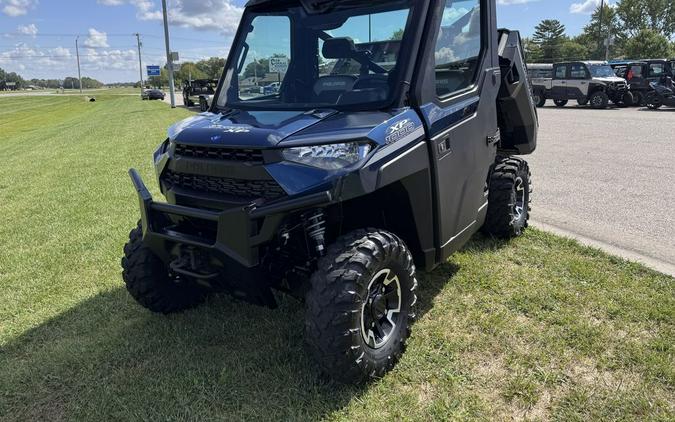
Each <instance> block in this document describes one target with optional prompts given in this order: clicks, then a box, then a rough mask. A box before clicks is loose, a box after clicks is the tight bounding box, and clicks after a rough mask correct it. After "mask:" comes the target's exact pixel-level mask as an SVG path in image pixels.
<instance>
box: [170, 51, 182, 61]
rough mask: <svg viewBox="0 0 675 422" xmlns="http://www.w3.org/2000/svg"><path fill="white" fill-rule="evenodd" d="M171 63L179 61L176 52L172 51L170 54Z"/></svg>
mask: <svg viewBox="0 0 675 422" xmlns="http://www.w3.org/2000/svg"><path fill="white" fill-rule="evenodd" d="M171 61H172V62H177V61H180V56H179V55H178V52H177V51H172V52H171Z"/></svg>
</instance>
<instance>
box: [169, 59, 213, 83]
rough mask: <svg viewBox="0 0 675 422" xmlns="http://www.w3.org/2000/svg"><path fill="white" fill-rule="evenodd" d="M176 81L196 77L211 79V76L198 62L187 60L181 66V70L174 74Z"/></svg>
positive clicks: (184, 80)
mask: <svg viewBox="0 0 675 422" xmlns="http://www.w3.org/2000/svg"><path fill="white" fill-rule="evenodd" d="M174 76H175V78H176V81H181V82H186V81H188V80H190V78H192V80H193V81H194V80H195V79H209V76H208V75H207V74H206V73H204V71H203V70H201V69H200V68H199V67H198V66H197V64H196V63H192V62H186V63H183V64H182V65H181V67H180V70H179V71H178V72H176V74H175V75H174Z"/></svg>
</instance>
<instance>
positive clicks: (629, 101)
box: [621, 92, 635, 107]
mask: <svg viewBox="0 0 675 422" xmlns="http://www.w3.org/2000/svg"><path fill="white" fill-rule="evenodd" d="M621 102H622V103H623V105H624V107H633V104H635V97H634V96H633V93H632V92H626V93H625V94H623V97H621Z"/></svg>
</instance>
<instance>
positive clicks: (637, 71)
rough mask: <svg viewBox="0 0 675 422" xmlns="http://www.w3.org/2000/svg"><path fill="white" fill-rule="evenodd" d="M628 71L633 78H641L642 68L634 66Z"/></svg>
mask: <svg viewBox="0 0 675 422" xmlns="http://www.w3.org/2000/svg"><path fill="white" fill-rule="evenodd" d="M630 70H631V72H633V77H634V78H639V77H641V76H642V66H640V65H634V66H631V68H630Z"/></svg>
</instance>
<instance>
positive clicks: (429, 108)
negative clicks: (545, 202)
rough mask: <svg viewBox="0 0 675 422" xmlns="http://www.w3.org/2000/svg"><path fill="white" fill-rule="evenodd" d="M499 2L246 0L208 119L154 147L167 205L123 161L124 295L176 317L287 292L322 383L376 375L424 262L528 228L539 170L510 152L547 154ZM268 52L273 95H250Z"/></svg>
mask: <svg viewBox="0 0 675 422" xmlns="http://www.w3.org/2000/svg"><path fill="white" fill-rule="evenodd" d="M495 9H496V6H495V0H462V1H450V0H447V1H445V0H394V1H380V0H349V1H325V0H324V1H318V0H281V1H280V0H274V1H272V0H252V1H250V2H249V3H248V4H247V6H246V9H245V11H244V14H243V17H242V21H241V25H240V27H239V30H238V33H237V35H236V37H235V39H234V42H233V46H232V49H231V51H230V54H229V57H228V60H227V65H226V67H225V71H224V73H223V76H222V78H221V80H220V83H219V86H218V89H217V92H216V95H215V97H214V101H213V104H212V105H211V108H210V110H209V111H208V112H206V113H203V114H200V115H198V116H195V117H192V118H189V119H187V120H185V121H183V122H180V123H178V124H176V125H175V126H173V127H172V128H170V129H169V137H168V139H167V140H166V141H165V142H164V143H162V144H161V145H160V147H159V149H158V150H157V151H156V153H155V154H154V163H155V167H156V172H157V177H158V179H159V185H160V189H161V192H162V194H163V195H164V196H165V197H166V200H167V202H166V203H161V202H155V201H154V200H153V198H152V197H151V195H150V193H149V192H148V190H147V188H146V187H145V185H144V183H143V181H142V180H141V178H140V176H139V174H138V173H137V172H136V171H135V170H130V175H131V179H132V181H133V184H134V185H135V188H136V191H137V193H138V197H139V202H140V210H141V221H140V222H139V224H138V227H137V228H136V229H134V230H133V231H132V232H131V235H130V240H129V243H128V244H127V245H126V246H125V249H124V255H125V257H124V258H123V260H122V266H123V270H124V271H123V278H124V281H125V282H126V286H127V288H128V290H129V292H130V293H131V295H132V296H133V297H134V298H135V299H136V300H137V301H138V302H139V303H140V304H141V305H143V306H145V307H146V308H148V309H150V310H152V311H154V312H160V313H171V312H178V311H181V310H184V309H187V308H191V307H194V306H197V305H198V304H200V303H201V302H202V301H203V300H204V298H205V296H206V295H207V294H208V293H209V292H212V291H221V290H224V291H228V292H230V293H231V294H233V295H234V296H235V297H241V298H243V299H247V300H249V301H252V302H254V303H258V304H263V305H268V306H271V307H274V306H275V296H274V294H273V293H272V291H273V290H276V291H282V292H286V293H289V294H291V295H293V296H295V297H298V298H300V299H301V300H303V301H304V302H305V304H306V323H305V332H306V341H307V343H308V346H309V351H310V353H311V354H312V355H313V356H314V357H315V358H316V361H317V362H318V364H319V365H320V367H321V368H322V369H323V370H324V371H325V372H326V373H327V374H329V375H330V376H332V377H333V378H334V379H336V380H338V381H341V382H345V383H360V382H365V381H368V380H370V379H373V378H377V377H381V376H383V375H384V374H385V372H386V371H388V370H390V369H391V368H392V367H393V366H394V365H395V363H396V361H397V360H398V359H399V358H400V356H401V354H402V353H403V350H404V347H405V342H406V339H407V338H408V336H409V334H410V329H411V324H412V322H413V320H414V318H415V312H416V311H415V309H416V302H417V298H416V289H417V279H416V266H417V267H418V268H422V269H424V270H431V269H433V268H434V267H436V266H437V265H439V264H440V263H442V262H444V261H445V260H446V259H447V258H448V256H449V255H450V254H451V253H453V252H454V251H456V250H457V249H459V248H460V247H461V246H462V245H464V244H465V243H466V242H467V241H468V240H469V238H470V237H471V236H472V235H473V234H474V233H476V232H477V231H478V230H480V229H481V228H482V229H483V230H484V232H486V233H489V234H490V235H494V236H498V237H501V238H510V237H514V236H518V235H520V234H521V233H522V232H523V230H524V229H525V228H526V227H527V223H528V218H529V212H530V208H529V204H530V172H529V169H528V165H527V163H526V162H525V161H524V160H522V159H520V158H517V157H515V155H522V154H530V153H532V152H533V151H534V150H535V147H536V141H537V130H538V121H537V115H536V109H535V107H534V104H533V102H532V99H531V95H530V87H529V84H528V82H527V74H526V69H525V66H524V63H523V51H522V48H521V43H520V36H519V34H518V33H517V32H509V31H507V30H500V31H498V30H497V27H496V23H495V22H496V14H495ZM359 40H367V42H361V41H359ZM387 43H389V44H390V45H386V44H387ZM375 47H376V48H377V49H378V51H377V53H376V54H373V52H372V51H371V50H370V48H375ZM254 52H255V54H254ZM263 56H264V57H265V58H263ZM374 56H377V59H376V60H377V62H376V61H374V60H373V59H374ZM270 57H274V58H275V65H274V66H275V69H277V70H278V72H279V73H280V74H281V75H282V83H281V87H280V90H279V92H278V93H274V94H270V95H265V94H264V93H260V94H255V93H251V92H246V93H242V91H243V90H242V89H240V86H241V81H242V80H244V79H246V78H250V77H251V75H252V74H253V73H254V72H257V70H255V67H256V65H257V64H259V63H261V62H264V61H266V60H267V59H266V58H270ZM346 62H350V63H351V65H347V63H346ZM336 64H340V66H339V68H335V67H336ZM286 66H287V67H286Z"/></svg>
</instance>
